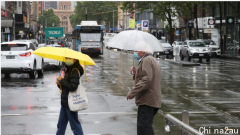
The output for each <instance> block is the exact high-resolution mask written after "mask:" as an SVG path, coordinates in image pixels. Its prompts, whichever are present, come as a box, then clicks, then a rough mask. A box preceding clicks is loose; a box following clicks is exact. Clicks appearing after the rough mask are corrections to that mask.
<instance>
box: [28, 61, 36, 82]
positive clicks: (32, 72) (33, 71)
mask: <svg viewBox="0 0 240 135" xmlns="http://www.w3.org/2000/svg"><path fill="white" fill-rule="evenodd" d="M37 76H38V73H37V70H36V63H34V65H33V70H32V71H31V72H30V73H29V77H30V78H31V79H36V78H37Z"/></svg>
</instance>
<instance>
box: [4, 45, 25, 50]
mask: <svg viewBox="0 0 240 135" xmlns="http://www.w3.org/2000/svg"><path fill="white" fill-rule="evenodd" d="M26 50H27V45H26V44H2V45H1V51H26Z"/></svg>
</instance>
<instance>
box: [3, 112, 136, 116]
mask: <svg viewBox="0 0 240 135" xmlns="http://www.w3.org/2000/svg"><path fill="white" fill-rule="evenodd" d="M78 114H79V115H99V114H137V112H89V113H87V112H86V113H78ZM26 115H59V113H31V114H2V115H1V116H26Z"/></svg>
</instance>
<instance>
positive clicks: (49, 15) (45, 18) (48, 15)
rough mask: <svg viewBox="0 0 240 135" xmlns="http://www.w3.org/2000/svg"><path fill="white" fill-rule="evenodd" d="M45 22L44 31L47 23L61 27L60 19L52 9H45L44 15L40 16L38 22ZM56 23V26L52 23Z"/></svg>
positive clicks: (48, 25)
mask: <svg viewBox="0 0 240 135" xmlns="http://www.w3.org/2000/svg"><path fill="white" fill-rule="evenodd" d="M42 23H43V31H45V27H46V23H47V27H59V26H60V23H61V22H60V19H59V18H58V16H56V15H55V14H54V12H53V10H52V9H49V10H47V11H46V10H44V11H43V14H42V16H39V18H38V24H42ZM53 23H54V26H52V24H53Z"/></svg>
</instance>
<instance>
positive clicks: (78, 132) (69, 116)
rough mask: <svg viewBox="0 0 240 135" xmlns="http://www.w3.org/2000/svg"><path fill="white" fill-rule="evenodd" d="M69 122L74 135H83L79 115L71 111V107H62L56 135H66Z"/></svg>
mask: <svg viewBox="0 0 240 135" xmlns="http://www.w3.org/2000/svg"><path fill="white" fill-rule="evenodd" d="M68 121H69V122H70V126H71V129H72V131H73V133H74V135H83V130H82V126H81V123H80V122H79V121H78V113H77V112H72V111H70V109H69V107H65V106H61V110H60V115H59V119H58V124H57V128H58V129H57V133H56V135H64V134H65V131H66V128H67V124H68Z"/></svg>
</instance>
